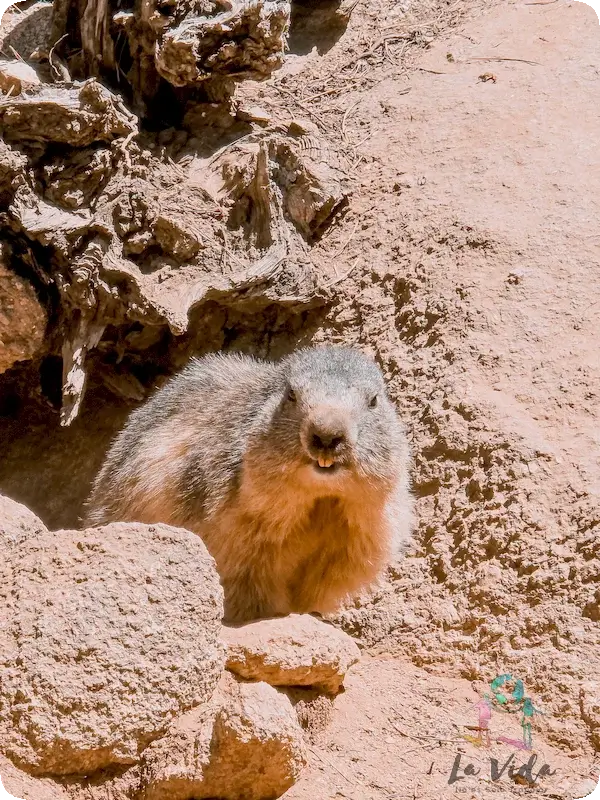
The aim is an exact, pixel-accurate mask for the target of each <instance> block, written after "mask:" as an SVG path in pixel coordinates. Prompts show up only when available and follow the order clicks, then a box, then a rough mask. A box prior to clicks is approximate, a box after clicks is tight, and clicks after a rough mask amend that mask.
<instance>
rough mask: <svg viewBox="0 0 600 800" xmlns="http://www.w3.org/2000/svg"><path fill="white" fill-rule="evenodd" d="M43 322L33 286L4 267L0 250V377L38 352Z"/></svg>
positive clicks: (42, 313)
mask: <svg viewBox="0 0 600 800" xmlns="http://www.w3.org/2000/svg"><path fill="white" fill-rule="evenodd" d="M46 322H47V317H46V312H45V310H44V309H43V307H42V305H41V303H40V301H39V300H38V298H37V295H36V293H35V291H34V288H33V286H32V285H31V284H30V283H29V281H26V280H25V279H24V278H21V277H20V276H19V275H15V273H14V272H12V271H11V270H10V269H9V268H8V267H7V266H5V264H4V263H3V260H2V251H1V250H0V374H1V373H3V372H6V370H7V369H10V368H11V367H12V366H13V365H14V364H16V363H17V362H18V361H28V360H29V359H31V358H33V357H34V356H35V355H36V353H38V352H39V350H40V349H41V348H42V345H43V343H44V334H45V332H46Z"/></svg>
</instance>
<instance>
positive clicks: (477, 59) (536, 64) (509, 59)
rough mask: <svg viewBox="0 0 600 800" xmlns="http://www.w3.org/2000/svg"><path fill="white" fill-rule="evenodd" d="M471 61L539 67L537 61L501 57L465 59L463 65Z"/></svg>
mask: <svg viewBox="0 0 600 800" xmlns="http://www.w3.org/2000/svg"><path fill="white" fill-rule="evenodd" d="M472 61H518V62H519V63H521V64H531V66H532V67H541V66H542V65H541V64H540V62H539V61H528V60H527V59H526V58H502V56H480V57H475V58H465V59H464V61H462V63H463V64H470V63H471V62H472Z"/></svg>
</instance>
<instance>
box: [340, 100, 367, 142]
mask: <svg viewBox="0 0 600 800" xmlns="http://www.w3.org/2000/svg"><path fill="white" fill-rule="evenodd" d="M361 100H362V98H359V99H358V100H357V101H356V102H355V103H352V105H351V106H348V108H347V109H346V111H345V112H344V116H343V117H342V127H341V131H342V139H343V140H344V141H345V142H347V141H348V137H347V136H346V123H347V122H348V117H349V116H350V114H351V113H352V112H353V111H354V109H355V108H356V106H357V105H358V104H359V103H360V101H361Z"/></svg>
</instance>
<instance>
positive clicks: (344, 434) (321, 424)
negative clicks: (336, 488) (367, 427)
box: [301, 406, 357, 470]
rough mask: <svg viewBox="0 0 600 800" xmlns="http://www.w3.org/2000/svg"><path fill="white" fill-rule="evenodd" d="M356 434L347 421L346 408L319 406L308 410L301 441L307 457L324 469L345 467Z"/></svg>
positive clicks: (353, 426)
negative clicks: (308, 413)
mask: <svg viewBox="0 0 600 800" xmlns="http://www.w3.org/2000/svg"><path fill="white" fill-rule="evenodd" d="M356 433H357V432H356V426H355V425H353V424H352V421H351V420H349V419H348V410H347V409H341V408H336V407H335V406H319V407H318V408H314V409H312V411H311V413H310V415H309V416H308V418H307V419H306V420H305V423H304V425H303V427H302V435H301V438H302V444H303V445H304V449H305V451H306V453H307V455H308V456H309V458H311V459H312V460H313V461H315V462H316V464H317V465H318V467H319V468H321V469H323V470H326V469H332V468H334V467H335V466H336V465H341V464H348V462H349V461H350V460H351V456H352V449H353V447H354V444H355V443H356Z"/></svg>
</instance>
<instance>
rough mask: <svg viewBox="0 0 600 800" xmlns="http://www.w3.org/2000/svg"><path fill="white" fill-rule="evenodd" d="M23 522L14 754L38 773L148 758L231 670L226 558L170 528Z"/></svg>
mask: <svg viewBox="0 0 600 800" xmlns="http://www.w3.org/2000/svg"><path fill="white" fill-rule="evenodd" d="M10 509H11V506H10V504H9V510H10ZM11 514H12V516H10V517H9V523H8V525H7V527H8V530H9V531H11V530H12V531H13V534H12V535H11V534H9V536H4V537H3V538H2V539H1V540H0V549H1V551H2V552H1V553H0V563H2V562H4V571H5V572H8V575H5V576H4V580H2V583H1V584H0V607H2V608H3V609H6V613H3V615H2V618H3V622H4V624H5V626H4V627H0V652H1V653H2V658H1V660H0V750H1V751H2V752H4V753H5V754H6V755H8V756H9V757H10V758H11V759H12V760H13V761H14V762H15V763H16V764H17V765H18V766H20V767H24V768H26V769H27V770H28V771H29V772H31V773H33V774H41V773H46V774H54V775H61V774H73V773H79V774H90V773H92V772H94V771H96V770H99V769H102V768H105V767H108V766H111V765H119V764H132V763H135V762H136V761H137V760H138V758H139V755H140V752H141V751H142V750H143V749H144V748H145V747H146V746H147V745H148V744H149V743H150V742H151V741H153V740H154V739H156V738H157V737H159V736H161V735H162V734H163V733H164V731H165V730H166V729H167V727H168V725H169V723H170V721H171V719H172V718H173V717H174V716H176V715H177V714H180V713H181V712H184V711H187V710H189V709H190V708H193V707H194V706H196V705H198V704H201V703H204V702H206V701H207V700H208V699H209V698H210V696H211V695H212V693H213V691H214V689H215V687H216V685H217V683H218V680H219V676H220V675H221V673H222V670H223V662H224V653H223V647H222V643H221V642H220V641H219V632H220V621H221V617H222V614H223V604H222V590H221V586H220V584H219V580H218V576H217V573H216V570H215V567H214V562H213V560H212V558H211V557H210V556H209V555H208V553H207V551H206V549H205V547H204V544H203V543H202V541H201V540H200V538H199V537H197V536H195V535H194V534H192V533H189V532H188V531H184V530H180V529H176V528H170V527H168V526H165V525H154V526H148V525H142V524H113V525H108V526H106V527H104V528H99V529H92V530H85V531H80V532H78V531H60V532H58V533H50V532H48V531H46V530H45V529H43V528H42V529H41V530H40V529H39V526H38V528H37V529H36V530H32V528H31V526H34V525H35V521H32V520H31V519H28V518H27V517H26V515H23V517H22V518H21V517H20V516H19V515H20V514H21V511H20V509H18V508H17V509H14V508H12V511H11ZM20 519H22V521H21V522H19V520H20ZM15 520H16V521H15ZM19 525H21V526H25V528H26V529H27V530H26V531H25V534H24V535H23V536H22V539H21V541H20V543H19V547H18V550H17V549H16V548H15V547H13V546H11V542H12V541H14V538H15V536H20V535H21V534H20V533H19ZM28 526H29V527H28ZM15 530H16V533H14V531H15ZM11 537H12V538H11ZM5 539H6V540H8V545H7V544H6V541H5Z"/></svg>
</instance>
